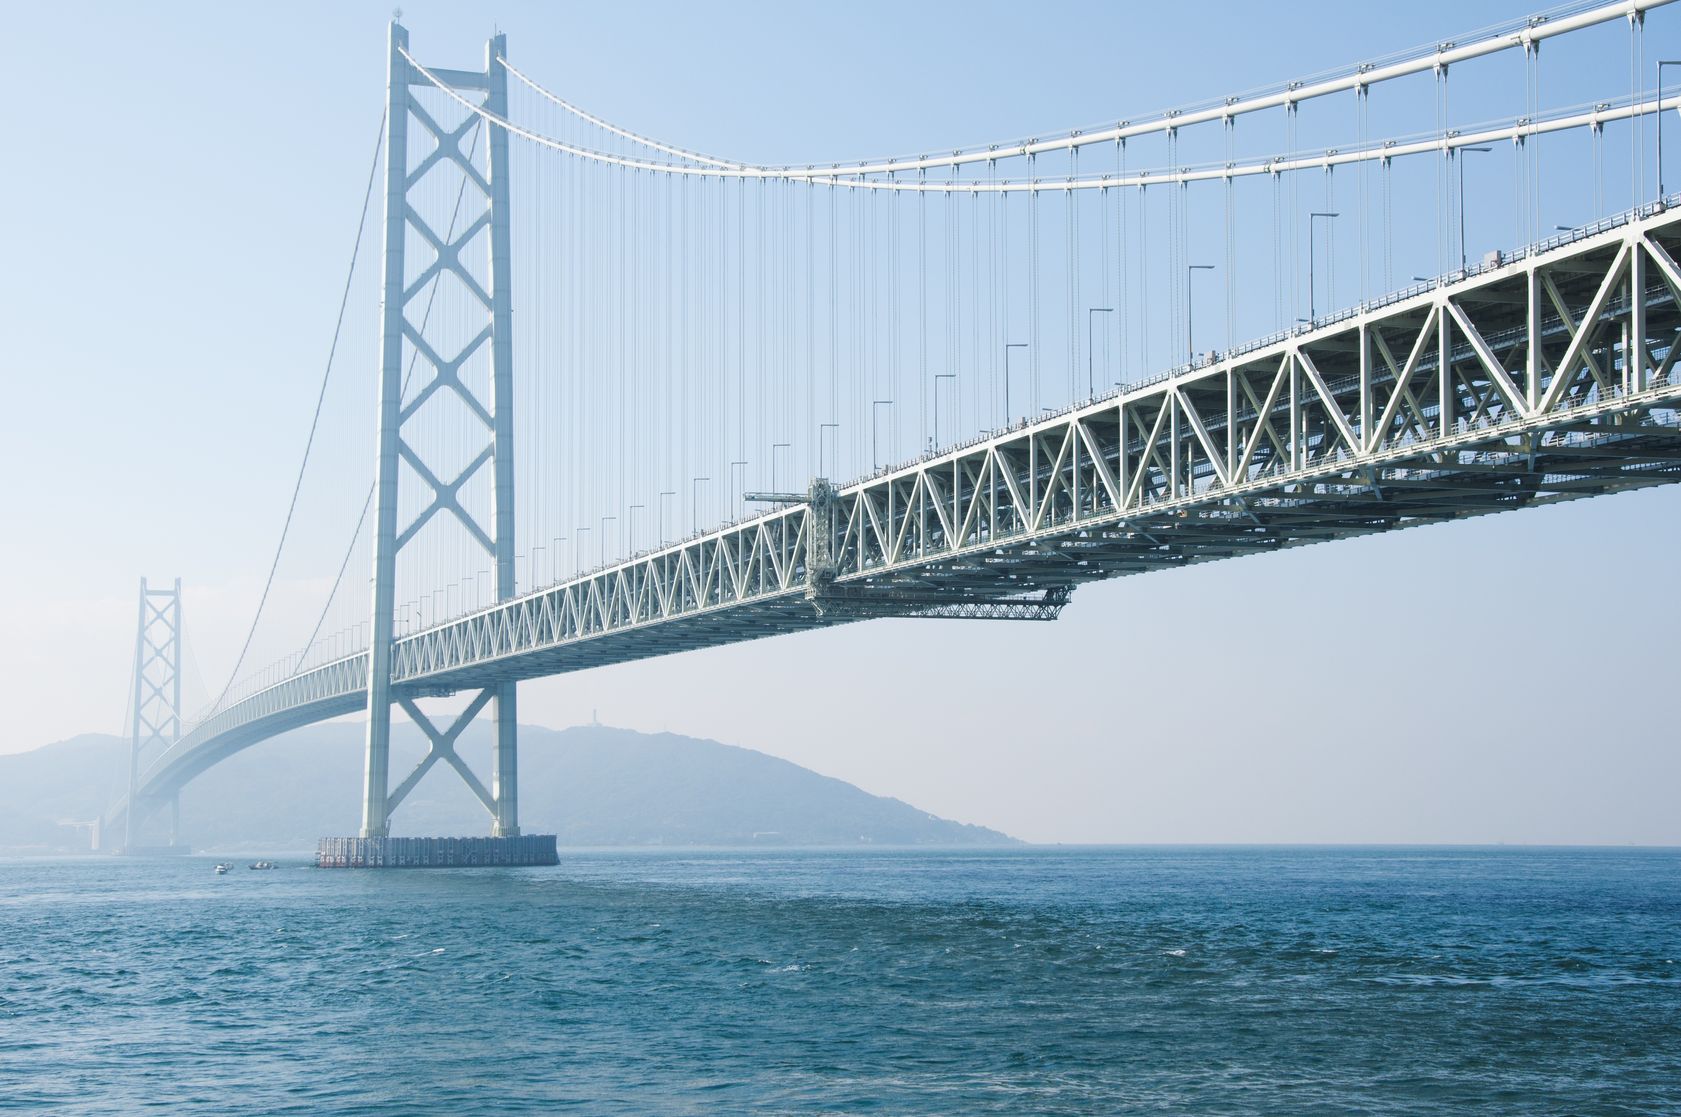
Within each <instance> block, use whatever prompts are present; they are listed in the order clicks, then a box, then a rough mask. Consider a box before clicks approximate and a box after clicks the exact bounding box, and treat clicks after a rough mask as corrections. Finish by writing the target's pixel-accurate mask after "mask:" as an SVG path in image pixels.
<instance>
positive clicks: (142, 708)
mask: <svg viewBox="0 0 1681 1117" xmlns="http://www.w3.org/2000/svg"><path fill="white" fill-rule="evenodd" d="M131 702H132V705H133V709H134V723H133V734H132V736H131V738H130V741H129V751H128V801H129V804H130V807H129V809H128V810H127V811H126V812H125V813H124V817H125V819H126V820H127V821H126V823H125V824H124V828H123V848H124V849H125V850H132V849H134V848H135V843H134V833H135V829H136V819H137V816H138V815H139V813H140V812H139V811H137V810H135V809H134V808H133V803H134V801H135V792H136V790H137V789H138V786H139V782H140V754H141V752H143V751H144V750H146V749H147V748H149V747H150V746H151V745H153V744H154V743H156V744H161V745H162V746H163V747H164V748H168V747H169V746H170V745H173V744H174V743H175V742H176V741H177V740H178V739H179V738H180V736H181V579H179V578H177V579H175V585H174V587H173V588H172V589H166V590H155V589H152V588H151V587H150V586H148V585H147V584H146V579H144V578H142V579H140V628H139V631H138V632H136V633H135V637H134V694H133V696H132V699H131ZM170 804H171V815H170V820H171V821H170V843H171V844H174V841H175V835H176V831H177V829H178V826H179V820H180V800H179V799H175V798H172V799H171V800H170ZM96 833H97V831H96ZM95 842H96V844H97V838H96V839H95Z"/></svg>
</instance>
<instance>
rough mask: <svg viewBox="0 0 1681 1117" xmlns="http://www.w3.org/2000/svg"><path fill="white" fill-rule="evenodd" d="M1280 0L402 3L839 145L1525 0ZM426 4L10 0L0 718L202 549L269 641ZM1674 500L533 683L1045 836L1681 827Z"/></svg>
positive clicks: (1608, 502)
mask: <svg viewBox="0 0 1681 1117" xmlns="http://www.w3.org/2000/svg"><path fill="white" fill-rule="evenodd" d="M1282 10H1283V9H1280V8H1276V7H1273V6H1259V5H1250V4H1236V3H1232V4H1203V5H1197V6H1196V13H1197V14H1196V16H1195V18H1190V17H1187V16H1186V15H1185V14H1184V8H1182V7H1179V6H1170V5H1155V6H1148V7H1146V6H1142V5H1119V4H1116V5H1096V4H1093V5H1066V6H1055V5H1049V6H1047V5H971V4H964V5H957V4H952V5H944V6H926V7H921V6H909V5H892V4H884V3H872V4H845V5H831V6H827V7H823V8H817V7H812V8H802V7H796V6H792V5H769V4H766V5H762V6H741V7H729V8H724V7H712V6H705V5H673V6H648V5H635V4H615V5H605V4H603V5H592V6H588V7H584V6H577V5H558V4H556V5H537V4H525V3H479V4H472V5H465V4H463V5H442V4H432V3H409V4H405V5H404V22H405V23H406V24H407V25H408V27H409V28H410V31H411V34H412V35H413V36H414V40H415V43H416V47H417V49H418V50H419V52H420V53H421V54H422V55H423V56H426V57H429V58H433V59H436V60H438V61H440V62H441V63H443V64H447V65H460V66H472V65H476V64H478V61H479V59H480V58H481V57H482V49H483V47H482V43H483V40H484V38H485V37H486V36H487V35H488V34H489V33H490V32H491V31H492V30H493V29H495V28H498V27H499V28H500V29H501V30H502V31H505V32H506V33H507V34H508V36H509V40H510V50H511V52H512V53H513V55H514V57H515V58H516V59H519V60H521V61H522V62H526V63H529V65H530V67H531V69H532V70H533V72H535V73H537V74H540V76H541V77H542V78H543V79H544V80H545V81H546V82H547V83H548V84H550V85H552V86H554V87H556V88H557V89H559V90H560V91H561V92H562V93H563V94H565V95H567V96H570V97H573V98H575V99H576V100H577V101H578V102H580V103H581V104H583V105H585V106H587V107H589V108H591V109H593V110H595V111H598V112H601V113H603V114H604V115H606V116H608V117H610V118H611V119H614V120H615V121H619V122H622V123H624V124H626V125H628V126H630V127H633V128H636V129H638V130H640V131H643V132H646V133H649V134H652V135H656V136H660V137H664V138H668V139H671V140H673V141H675V142H679V143H681V144H684V145H685V146H690V147H693V148H695V149H699V150H704V151H719V152H725V153H729V154H731V155H739V156H742V157H746V158H755V159H764V160H767V161H774V160H782V159H788V160H797V161H803V160H804V159H807V158H812V157H823V156H851V155H860V154H877V153H880V152H883V151H889V152H891V151H913V150H926V149H940V148H944V147H952V146H958V145H961V144H967V143H972V142H977V141H985V140H989V139H1003V138H1006V137H1016V136H1022V135H1031V134H1035V133H1036V132H1040V131H1046V130H1052V129H1066V128H1068V127H1072V126H1078V125H1081V124H1089V123H1090V122H1092V121H1094V120H1103V119H1113V118H1115V117H1117V116H1122V115H1125V114H1127V113H1129V112H1134V113H1135V112H1138V111H1146V110H1150V109H1155V108H1159V107H1161V106H1163V105H1168V104H1174V103H1178V102H1190V101H1200V100H1206V99H1208V98H1210V97H1215V96H1219V95H1223V94H1224V93H1226V92H1228V91H1232V90H1238V89H1244V88H1248V87H1252V86H1256V85H1260V84H1264V83H1271V82H1276V81H1280V80H1283V79H1287V78H1290V77H1293V76H1298V75H1304V74H1312V73H1316V72H1319V71H1322V70H1326V69H1328V68H1332V67H1337V66H1341V65H1344V64H1347V63H1349V62H1351V61H1354V60H1357V59H1361V58H1367V57H1372V56H1376V55H1381V54H1385V53H1389V52H1391V51H1393V50H1395V49H1397V48H1400V47H1406V46H1412V45H1416V44H1418V43H1421V42H1435V41H1437V40H1439V39H1442V38H1445V37H1451V36H1453V35H1455V34H1460V33H1463V32H1465V31H1467V30H1469V29H1472V28H1476V27H1480V26H1483V25H1486V24H1490V23H1494V22H1498V21H1504V20H1507V19H1511V18H1513V17H1516V16H1521V15H1523V14H1525V11H1526V9H1525V8H1523V7H1521V6H1518V5H1515V4H1512V3H1509V2H1485V0H1474V2H1467V0H1459V2H1455V3H1446V2H1440V0H1423V2H1420V3H1416V4H1410V5H1405V6H1364V5H1362V6H1360V7H1359V16H1358V18H1350V17H1349V15H1348V12H1349V11H1350V8H1349V6H1348V5H1347V4H1346V3H1345V2H1335V3H1334V2H1328V0H1319V2H1311V3H1299V4H1294V5H1291V6H1290V9H1289V10H1290V12H1291V15H1290V17H1289V18H1288V19H1286V18H1281V16H1280V14H1279V13H1280V12H1281V11H1282ZM389 17H390V7H389V5H382V4H314V5H312V4H294V5H286V6H280V5H270V6H255V5H252V6H237V7H236V6H232V5H223V4H214V5H212V4H203V5H187V4H180V5H172V6H169V7H167V8H165V7H161V6H138V5H122V6H118V5H110V6H102V5H83V4H73V3H63V4H57V5H53V6H52V7H51V9H50V10H49V9H48V8H46V7H45V6H40V5H30V6H27V7H25V6H20V5H7V6H5V7H0V62H3V63H4V65H5V67H6V72H7V74H8V77H9V79H10V84H11V87H12V89H13V91H14V92H13V97H14V101H13V109H12V112H11V113H9V114H8V121H9V124H10V127H9V129H8V137H7V140H8V142H7V145H6V146H7V151H8V155H7V157H6V171H7V173H5V174H4V175H0V210H3V212H6V213H8V214H9V215H11V219H10V221H8V223H7V242H8V243H7V251H6V259H7V261H8V263H9V264H10V266H8V267H6V268H4V269H0V336H3V337H4V339H5V346H4V349H3V350H0V386H3V388H4V403H3V404H0V465H3V467H4V475H5V477H6V478H7V479H8V481H9V486H8V492H9V500H8V511H9V513H10V514H9V515H8V516H7V525H8V526H7V529H6V530H5V531H4V532H0V579H3V581H4V583H5V584H6V585H7V586H8V587H10V589H11V594H12V601H11V602H10V603H9V605H8V607H7V609H6V620H5V625H4V631H5V633H6V637H7V638H6V639H5V640H4V641H0V680H3V682H0V697H3V698H4V708H5V710H6V711H7V713H8V715H9V723H8V725H7V727H6V729H5V730H3V731H0V751H18V750H23V749H29V748H34V747H37V746H39V745H41V744H44V743H47V742H49V741H52V740H56V739H59V738H63V737H66V736H70V735H73V734H76V733H80V732H90V731H98V732H116V731H118V730H119V729H120V728H121V725H120V723H121V720H122V716H123V708H124V699H125V690H126V687H127V685H128V680H127V671H128V668H129V660H130V655H131V652H132V647H133V624H134V612H135V607H134V592H135V583H136V580H137V579H138V578H139V577H140V576H141V575H142V574H146V575H149V576H151V577H154V578H158V579H169V578H173V577H175V576H176V575H177V574H178V575H180V576H181V577H182V578H183V579H184V580H185V582H186V584H187V587H188V598H187V609H188V624H189V626H191V629H192V633H193V637H192V639H193V646H194V655H195V658H196V659H197V661H198V664H197V666H198V669H199V670H200V671H201V672H202V674H203V675H204V676H206V677H215V678H218V679H219V678H220V676H221V674H222V673H223V672H224V671H226V669H227V666H228V665H229V664H230V663H231V660H232V656H233V654H234V652H235V651H236V650H237V646H238V641H239V639H240V637H241V636H242V634H243V631H244V627H245V624H246V623H247V620H248V618H249V615H250V611H251V608H252V607H253V605H254V602H255V596H256V593H257V590H258V588H259V587H260V585H261V579H262V576H263V574H264V572H265V570H266V563H267V561H268V559H269V557H270V554H271V552H272V548H273V543H274V534H275V532H276V531H277V529H278V523H279V517H280V515H281V513H282V512H283V510H284V507H285V501H286V499H287V496H288V495H289V492H290V485H291V482H292V477H293V470H294V469H295V464H296V456H297V453H298V450H299V445H300V442H301V439H302V436H303V433H304V431H305V429H306V427H307V423H308V420H309V411H310V407H311V406H312V404H313V393H314V389H315V385H316V382H317V379H318V377H319V376H320V367H321V360H322V356H323V352H324V349H325V344H326V336H327V334H328V332H329V331H330V328H331V323H332V315H333V311H334V309H335V307H336V304H337V298H338V285H339V284H340V283H341V282H342V269H343V262H344V259H345V255H346V251H347V240H348V236H349V234H350V232H352V231H353V229H354V225H353V218H354V216H355V206H356V205H357V204H358V203H359V200H360V196H361V188H362V183H363V180H364V176H365V175H366V173H367V156H368V147H369V142H370V140H371V137H372V135H373V130H374V126H375V124H376V123H377V120H378V113H379V105H380V103H381V98H382V97H383V85H384V79H385V74H384V49H385V48H384V36H385V26H386V22H387V20H388V19H389ZM1662 48H1663V44H1662V43H1661V41H1660V43H1659V44H1656V45H1655V46H1653V47H1651V48H1649V49H1650V50H1651V52H1652V54H1651V55H1650V56H1655V55H1656V52H1657V51H1658V50H1659V49H1662ZM1669 53H1671V54H1673V53H1675V51H1674V50H1670V51H1669ZM1609 61H1611V62H1614V63H1616V64H1618V65H1622V66H1626V65H1627V58H1626V52H1625V54H1624V55H1623V56H1621V57H1616V58H1612V59H1610V60H1609ZM1623 72H1625V73H1626V71H1623ZM366 368H367V369H368V375H369V376H370V377H371V375H372V370H373V368H374V362H373V354H372V353H369V354H368V359H367V362H366ZM367 420H368V422H369V424H371V423H372V421H373V416H372V412H371V410H370V412H369V414H368V416H367ZM346 484H353V485H355V486H365V485H366V478H365V477H361V478H353V479H350V480H347V482H346ZM1678 513H1681V492H1678V491H1676V490H1673V489H1670V490H1663V491H1657V492H1647V493H1642V494H1635V495H1627V496H1619V497H1612V498H1603V499H1600V500H1597V501H1590V502H1586V503H1578V504H1575V505H1570V506H1562V507H1557V508H1551V509H1544V510H1539V511H1531V512H1525V513H1522V514H1519V515H1511V516H1505V517H1497V518H1494V519H1487V520H1481V521H1474V522H1468V523H1462V524H1455V525H1449V526H1440V527H1432V528H1426V529H1421V530H1416V531H1410V532H1403V533H1398V534H1394V535H1391V536H1387V537H1379V538H1369V539H1364V540H1357V541H1350V542H1344V543H1337V544H1332V545H1326V546H1318V547H1312V548H1306V549H1302V550H1298V551H1294V552H1291V553H1287V554H1281V555H1274V556H1266V557H1258V558H1251V559H1245V560H1242V561H1237V562H1228V563H1219V564H1214V565H1209V566H1203V567H1199V568H1196V569H1193V570H1187V571H1181V572H1174V573H1167V574H1158V575H1152V576H1149V577H1144V578H1133V579H1126V580H1122V581H1119V582H1115V583H1110V584H1107V585H1102V586H1094V587H1089V588H1086V589H1082V590H1081V591H1079V592H1078V593H1077V594H1076V595H1075V597H1074V600H1073V604H1072V605H1071V606H1070V607H1069V609H1068V610H1067V611H1066V612H1065V614H1064V617H1063V619H1062V620H1061V621H1060V622H1058V623H1057V624H1054V625H1006V624H991V625H987V624H977V623H965V622H927V621H921V622H918V621H879V622H873V623H870V624H865V625H855V626H851V627H848V628H844V629H838V630H833V631H828V632H818V633H810V634H804V635H799V636H792V637H781V638H777V639H774V640H770V641H764V642H759V643H755V644H750V645H742V646H738V647H733V648H726V649H720V650H716V651H710V652H704V653H691V654H688V655H683V656H679V657H674V658H666V659H661V660H654V661H649V662H646V663H642V664H633V665H627V666H622V667H617V668H611V669H606V670H602V671H597V672H591V673H585V674H581V675H576V676H569V677H563V678H559V679H551V680H545V681H541V682H537V683H528V684H525V685H524V686H523V688H522V691H521V694H522V715H523V717H524V719H526V720H529V721H533V722H538V723H542V724H547V725H554V726H564V725H567V724H572V723H575V722H577V721H580V720H587V719H588V718H589V717H590V714H591V711H592V710H598V711H599V715H600V718H601V720H603V721H605V722H608V723H611V724H617V725H626V726H631V727H635V728H643V729H655V730H657V729H671V730H673V731H678V732H684V733H690V734H695V735H700V736H710V737H715V738H717V739H720V740H723V741H727V742H730V743H735V744H741V745H747V746H750V747H753V748H758V749H762V750H764V751H766V752H770V753H774V754H776V755H779V756H784V757H787V758H788V759H790V760H793V761H796V762H798V763H801V764H804V765H807V766H809V767H812V768H815V769H817V770H818V771H821V772H824V773H828V774H831V775H835V776H838V777H841V778H843V779H847V780H850V781H853V782H855V783H857V784H859V785H860V786H862V787H864V788H865V789H867V790H869V791H872V792H876V793H880V794H888V795H894V796H898V797H900V798H903V799H906V800H908V801H910V802H912V803H915V804H917V805H919V806H922V807H925V808H927V809H929V810H932V811H935V812H937V813H940V814H943V815H947V816H950V817H955V818H959V819H962V820H965V821H972V822H979V823H984V824H987V825H990V826H995V827H999V828H1001V829H1004V830H1006V831H1009V832H1011V833H1014V834H1017V835H1019V836H1022V837H1026V838H1029V839H1036V840H1052V841H1197V842H1202V841H1207V842H1219V841H1323V842H1337V841H1455V842H1457V841H1465V842H1485V841H1487V842H1493V841H1511V842H1664V843H1677V842H1681V811H1677V810H1676V809H1675V795H1674V793H1675V788H1676V787H1677V786H1681V748H1678V739H1681V732H1678V731H1677V728H1676V716H1675V712H1674V707H1673V690H1672V687H1673V686H1674V684H1675V682H1676V674H1677V666H1678V659H1677V654H1676V631H1677V629H1676V624H1677V621H1676V614H1675V611H1674V607H1673V604H1672V600H1671V599H1672V597H1673V594H1672V592H1671V591H1672V586H1673V580H1674V572H1675V558H1676V545H1677V543H1678V541H1681V515H1678ZM260 747H268V748H281V747H284V743H283V740H282V741H277V742H274V743H270V744H268V745H265V746H260ZM433 778H441V777H433Z"/></svg>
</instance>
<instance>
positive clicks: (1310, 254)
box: [1307, 212, 1342, 326]
mask: <svg viewBox="0 0 1681 1117" xmlns="http://www.w3.org/2000/svg"><path fill="white" fill-rule="evenodd" d="M1341 216H1342V214H1340V213H1320V212H1314V213H1310V214H1308V215H1307V321H1308V325H1310V326H1311V325H1312V324H1313V320H1314V319H1315V318H1317V317H1319V314H1318V308H1317V306H1316V304H1315V303H1314V301H1313V261H1314V258H1315V253H1314V251H1313V231H1314V229H1315V228H1317V226H1316V225H1314V222H1315V221H1316V220H1319V219H1321V218H1322V219H1324V220H1326V221H1334V220H1336V219H1337V218H1339V217H1341Z"/></svg>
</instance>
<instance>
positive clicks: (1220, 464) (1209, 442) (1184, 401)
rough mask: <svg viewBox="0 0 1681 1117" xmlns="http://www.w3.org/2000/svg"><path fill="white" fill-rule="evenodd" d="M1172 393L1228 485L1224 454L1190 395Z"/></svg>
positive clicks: (1222, 483)
mask: <svg viewBox="0 0 1681 1117" xmlns="http://www.w3.org/2000/svg"><path fill="white" fill-rule="evenodd" d="M1173 395H1174V398H1175V399H1177V400H1178V402H1179V414H1180V415H1181V416H1183V417H1184V418H1185V419H1186V420H1188V421H1189V422H1190V424H1191V433H1192V434H1194V435H1196V437H1197V441H1198V442H1199V443H1201V444H1202V452H1203V453H1204V454H1207V455H1208V464H1209V466H1210V468H1212V469H1213V470H1214V476H1215V477H1217V478H1219V480H1220V484H1221V485H1223V486H1224V485H1230V484H1231V475H1230V474H1228V473H1227V472H1226V462H1225V455H1224V454H1222V453H1221V452H1220V451H1219V450H1216V449H1215V448H1214V439H1213V438H1212V437H1210V436H1209V433H1208V427H1207V426H1206V425H1205V424H1204V423H1203V421H1202V415H1201V414H1200V413H1198V411H1197V409H1196V405H1194V404H1193V403H1191V397H1190V396H1188V395H1186V394H1185V393H1184V392H1182V391H1180V390H1179V388H1178V387H1177V386H1175V387H1174V389H1173ZM1350 445H1352V443H1350Z"/></svg>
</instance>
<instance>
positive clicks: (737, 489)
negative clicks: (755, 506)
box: [728, 461, 747, 516]
mask: <svg viewBox="0 0 1681 1117" xmlns="http://www.w3.org/2000/svg"><path fill="white" fill-rule="evenodd" d="M738 465H739V466H740V467H741V484H739V485H738V484H736V483H735V467H736V466H738ZM728 483H729V486H730V492H732V493H734V494H736V495H735V496H734V497H733V498H732V499H731V501H730V515H732V516H735V515H739V514H740V513H742V512H745V511H747V501H746V499H745V498H744V497H743V495H742V490H743V489H745V488H747V463H746V462H744V461H741V462H731V463H730V479H729V482H728ZM736 501H740V502H741V503H740V504H739V505H737V504H736Z"/></svg>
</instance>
